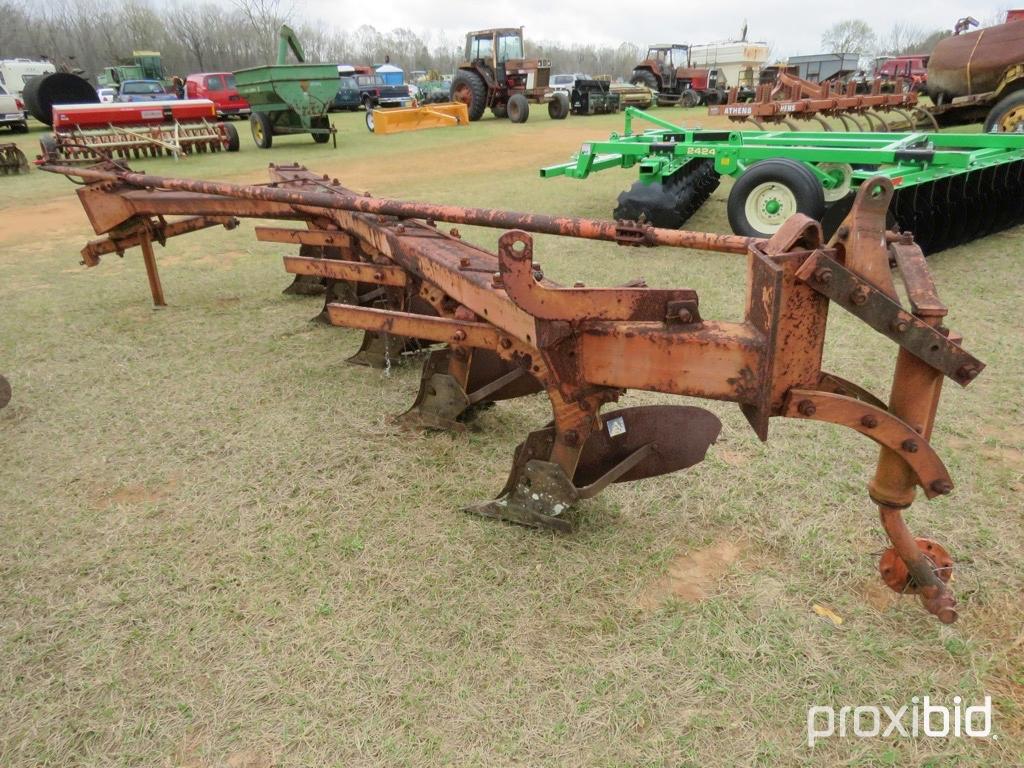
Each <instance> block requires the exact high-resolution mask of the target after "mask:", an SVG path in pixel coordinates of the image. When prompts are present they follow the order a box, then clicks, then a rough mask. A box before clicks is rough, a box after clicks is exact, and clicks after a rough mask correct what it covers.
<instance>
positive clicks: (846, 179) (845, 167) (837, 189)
mask: <svg viewBox="0 0 1024 768" xmlns="http://www.w3.org/2000/svg"><path fill="white" fill-rule="evenodd" d="M818 170H819V171H824V172H825V173H827V174H829V175H830V176H836V177H837V178H838V177H839V176H840V174H841V175H842V180H841V181H840V182H839V183H838V184H837V185H836V186H834V187H832V189H825V188H824V187H822V190H821V191H822V192H823V193H824V195H825V202H826V203H834V202H835V201H836V200H842V199H843V198H844V197H846V195H847V194H848V193H849V192H850V188H851V187H852V186H853V166H852V165H850V164H849V163H818Z"/></svg>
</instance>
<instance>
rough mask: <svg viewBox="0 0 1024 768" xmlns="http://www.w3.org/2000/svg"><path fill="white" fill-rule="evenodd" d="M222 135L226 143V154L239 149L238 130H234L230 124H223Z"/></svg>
mask: <svg viewBox="0 0 1024 768" xmlns="http://www.w3.org/2000/svg"><path fill="white" fill-rule="evenodd" d="M224 135H225V136H226V137H227V140H228V143H227V146H225V147H224V149H226V150H227V151H228V152H237V151H238V148H239V141H238V129H237V128H235V126H233V125H232V124H231V123H228V122H225V123H224Z"/></svg>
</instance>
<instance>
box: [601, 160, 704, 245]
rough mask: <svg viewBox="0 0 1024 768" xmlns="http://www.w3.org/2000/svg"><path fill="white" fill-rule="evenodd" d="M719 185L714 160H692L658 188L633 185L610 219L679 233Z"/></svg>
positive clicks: (652, 184) (655, 186)
mask: <svg viewBox="0 0 1024 768" xmlns="http://www.w3.org/2000/svg"><path fill="white" fill-rule="evenodd" d="M719 182H720V177H719V175H718V173H717V172H716V171H715V164H714V161H713V160H707V159H703V160H691V161H690V162H689V163H688V164H687V165H686V166H685V167H684V168H682V169H680V170H679V171H677V172H676V173H675V174H673V175H672V176H670V177H669V178H667V179H664V180H663V181H662V182H661V183H660V184H659V183H656V182H655V183H651V184H645V183H644V182H642V181H638V182H636V183H635V184H633V186H632V187H630V188H629V189H627V190H626V191H625V192H623V193H622V194H620V195H619V200H618V205H617V206H616V207H615V210H614V211H613V213H612V216H613V217H614V218H616V219H628V220H631V221H640V220H641V219H642V220H643V221H645V222H647V223H648V224H653V225H654V226H656V227H664V228H666V229H679V228H680V227H681V226H683V224H685V223H686V222H687V221H688V220H689V218H690V217H691V216H693V214H694V213H696V212H697V211H698V210H699V209H700V207H701V206H702V205H704V203H705V202H707V199H708V198H709V197H710V196H711V193H712V192H714V191H715V190H716V189H718V184H719Z"/></svg>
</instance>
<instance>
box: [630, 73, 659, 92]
mask: <svg viewBox="0 0 1024 768" xmlns="http://www.w3.org/2000/svg"><path fill="white" fill-rule="evenodd" d="M629 82H630V83H632V84H633V85H643V86H646V87H648V88H650V89H651V90H652V91H660V90H661V86H660V85H659V84H658V78H656V77H655V76H654V73H653V72H648V71H647V70H646V69H634V70H633V76H632V77H631V78H629Z"/></svg>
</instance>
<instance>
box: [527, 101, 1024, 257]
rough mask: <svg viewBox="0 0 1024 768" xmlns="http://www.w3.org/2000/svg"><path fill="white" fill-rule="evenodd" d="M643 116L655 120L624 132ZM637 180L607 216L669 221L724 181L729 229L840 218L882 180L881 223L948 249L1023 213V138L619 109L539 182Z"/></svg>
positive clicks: (682, 216)
mask: <svg viewBox="0 0 1024 768" xmlns="http://www.w3.org/2000/svg"><path fill="white" fill-rule="evenodd" d="M635 119H642V120H645V121H648V122H649V123H652V124H654V125H657V126H658V128H656V129H653V130H647V131H643V132H634V131H633V121H634V120H635ZM634 166H636V167H637V169H638V171H639V177H640V178H639V180H638V181H637V182H636V183H634V184H633V185H632V187H630V188H629V189H628V190H626V191H625V192H623V193H622V194H620V195H619V199H618V205H617V206H616V208H615V210H614V214H613V215H614V216H615V218H616V219H632V220H643V221H647V222H649V223H651V224H654V225H656V226H659V227H670V228H678V227H681V226H682V225H683V224H684V223H685V222H686V220H687V219H689V218H690V216H692V215H693V214H694V213H695V212H696V211H697V209H699V208H700V206H701V205H703V204H704V202H705V201H706V200H707V199H708V197H709V196H710V195H711V194H712V193H713V192H714V191H715V189H717V188H718V185H719V182H720V180H721V177H722V176H731V177H733V180H734V184H733V187H732V189H731V190H730V192H729V199H728V213H729V223H730V225H731V227H732V229H733V231H734V232H735V233H736V234H740V235H750V236H770V235H771V234H773V233H774V232H775V231H776V230H777V229H778V228H779V227H780V226H781V225H782V222H784V221H785V220H786V219H787V218H788V217H789V216H790V215H792V214H793V213H796V212H800V213H804V214H806V215H808V216H811V217H812V218H815V219H818V220H820V221H822V224H823V225H824V227H825V230H826V234H829V235H830V234H831V232H832V230H834V229H835V227H837V226H838V225H839V223H840V222H841V221H842V220H843V218H844V217H845V215H846V213H847V212H848V211H849V208H850V206H851V205H852V203H853V199H854V195H855V193H856V189H857V187H858V186H859V185H860V184H862V183H864V182H865V181H866V180H867V179H869V178H871V177H873V176H879V175H882V176H886V177H888V178H889V179H891V180H892V182H893V185H894V186H895V189H896V194H895V195H894V196H893V201H892V203H891V205H890V208H889V213H890V218H891V224H892V225H893V226H894V227H896V228H898V229H900V230H902V231H905V232H912V233H913V234H914V238H915V240H916V241H917V243H918V244H919V245H920V246H921V247H922V248H923V249H924V251H925V253H934V252H936V251H940V250H942V249H944V248H951V247H953V246H955V245H960V244H961V243H965V242H967V241H969V240H973V239H975V238H978V237H984V236H985V235H987V234H990V233H992V232H996V231H998V230H1001V229H1005V228H1007V227H1011V226H1014V225H1016V224H1018V223H1021V222H1022V220H1024V134H1014V133H977V134H963V133H870V134H849V133H827V132H822V133H812V132H804V131H797V132H788V131H736V130H701V129H699V128H698V129H689V128H683V127H681V126H677V125H673V124H672V123H670V122H668V121H665V120H661V119H659V118H657V117H655V116H653V115H649V114H647V113H646V112H643V111H641V110H639V109H635V108H633V107H629V108H627V109H626V126H625V131H624V132H623V133H622V134H617V133H613V134H612V135H611V137H610V138H609V139H608V140H606V141H592V142H587V143H586V144H584V145H583V147H582V148H581V150H580V152H579V153H578V154H577V155H575V157H574V159H573V161H572V162H569V163H563V164H561V165H554V166H549V167H547V168H542V169H541V172H540V175H541V176H542V177H544V178H551V177H555V176H568V177H569V178H573V179H585V178H587V177H588V176H589V175H590V174H591V173H593V172H595V171H603V170H607V169H609V168H632V167H634Z"/></svg>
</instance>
